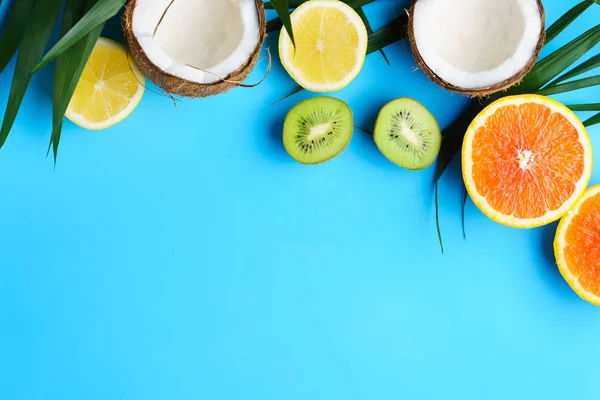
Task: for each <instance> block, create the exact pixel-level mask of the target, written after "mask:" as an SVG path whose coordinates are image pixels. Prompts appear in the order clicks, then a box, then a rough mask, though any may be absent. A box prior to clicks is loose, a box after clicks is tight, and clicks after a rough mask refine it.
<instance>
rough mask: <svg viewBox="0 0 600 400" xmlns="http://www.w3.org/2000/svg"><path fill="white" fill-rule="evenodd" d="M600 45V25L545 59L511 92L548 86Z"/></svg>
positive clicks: (528, 91) (530, 90)
mask: <svg viewBox="0 0 600 400" xmlns="http://www.w3.org/2000/svg"><path fill="white" fill-rule="evenodd" d="M598 43H600V25H596V26H595V27H594V28H592V29H590V30H588V31H587V32H585V33H584V34H583V35H581V36H579V37H578V38H576V39H574V40H572V41H571V42H569V43H568V44H566V45H564V46H563V47H561V48H560V49H558V50H556V51H555V52H554V53H552V54H550V55H549V56H547V57H545V58H544V59H543V60H541V61H540V62H539V63H537V64H536V66H535V67H533V69H532V70H531V72H529V74H527V76H526V77H525V79H523V83H521V84H520V85H518V86H514V89H513V90H510V92H516V93H530V92H533V91H536V90H538V89H539V88H541V87H543V86H544V85H546V84H547V83H548V82H550V81H551V80H552V79H554V78H556V76H557V75H558V74H560V73H562V72H563V71H564V70H566V69H567V68H569V67H570V66H571V65H572V64H573V63H574V62H575V61H577V60H578V59H579V58H580V57H582V56H583V55H584V54H585V53H587V52H588V51H590V50H591V49H593V48H594V46H596V44H598Z"/></svg>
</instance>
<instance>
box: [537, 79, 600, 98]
mask: <svg viewBox="0 0 600 400" xmlns="http://www.w3.org/2000/svg"><path fill="white" fill-rule="evenodd" d="M598 85H600V75H595V76H590V77H589V78H583V79H578V80H576V81H571V82H567V83H561V84H560V85H555V86H551V87H547V88H544V89H541V90H538V91H537V94H542V95H544V96H549V95H551V94H558V93H565V92H572V91H573V90H578V89H584V88H587V87H591V86H598Z"/></svg>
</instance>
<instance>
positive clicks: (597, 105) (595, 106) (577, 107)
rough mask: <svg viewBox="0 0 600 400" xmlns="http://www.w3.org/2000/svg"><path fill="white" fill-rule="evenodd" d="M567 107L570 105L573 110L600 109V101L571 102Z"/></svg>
mask: <svg viewBox="0 0 600 400" xmlns="http://www.w3.org/2000/svg"><path fill="white" fill-rule="evenodd" d="M567 107H569V108H570V109H571V110H573V111H600V103H594V104H570V105H568V106H567Z"/></svg>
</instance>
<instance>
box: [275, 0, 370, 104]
mask: <svg viewBox="0 0 600 400" xmlns="http://www.w3.org/2000/svg"><path fill="white" fill-rule="evenodd" d="M291 19H292V26H293V30H294V38H295V40H296V49H295V50H294V46H293V44H292V41H291V40H290V37H289V35H288V34H287V31H286V30H285V28H283V29H282V30H281V35H280V36H279V55H280V57H281V63H282V64H283V66H284V68H285V69H286V70H287V72H288V73H289V74H290V76H291V77H292V78H293V79H294V80H295V81H296V82H297V83H298V84H299V85H300V86H302V87H303V88H305V89H307V90H311V91H313V92H331V91H334V90H339V89H342V88H343V87H345V86H346V85H348V84H349V83H350V82H351V81H352V80H353V79H354V78H356V75H358V73H359V72H360V70H361V68H362V65H363V63H364V61H365V56H366V53H367V42H368V34H367V29H366V27H365V24H364V23H363V22H362V20H361V19H360V17H359V15H358V14H357V13H356V11H354V10H353V9H352V8H351V7H350V6H348V5H347V4H345V3H342V2H341V1H337V0H312V1H307V2H305V3H302V5H301V6H300V7H298V8H296V10H294V12H293V13H292V15H291Z"/></svg>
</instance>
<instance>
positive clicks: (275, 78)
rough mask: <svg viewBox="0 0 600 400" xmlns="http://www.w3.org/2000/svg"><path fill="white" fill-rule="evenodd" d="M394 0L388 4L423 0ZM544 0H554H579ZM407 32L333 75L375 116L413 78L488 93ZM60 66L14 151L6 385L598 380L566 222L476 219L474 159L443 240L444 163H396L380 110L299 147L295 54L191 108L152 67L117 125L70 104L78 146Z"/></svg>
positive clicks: (4, 200)
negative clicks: (538, 224) (57, 88)
mask: <svg viewBox="0 0 600 400" xmlns="http://www.w3.org/2000/svg"><path fill="white" fill-rule="evenodd" d="M5 3H6V1H5ZM379 3H381V4H374V5H370V6H368V7H367V12H368V14H369V15H370V17H371V19H372V21H373V25H374V27H378V26H380V25H381V24H382V23H383V22H384V21H386V20H389V19H390V18H391V17H392V14H393V13H396V14H398V13H401V12H403V9H402V6H403V5H405V4H406V3H405V2H399V3H393V2H379ZM544 4H545V6H546V8H547V14H548V22H552V21H554V20H555V19H556V18H557V17H558V16H559V15H561V14H562V13H563V12H564V11H566V10H567V9H568V8H570V7H571V6H572V5H573V4H575V1H574V0H568V1H567V0H554V1H551V0H544ZM2 7H3V8H2V10H3V11H5V10H6V4H4V5H3V6H2ZM599 20H600V6H596V7H595V9H593V10H589V11H588V12H587V13H586V14H585V16H584V17H582V18H581V19H580V20H579V22H577V23H576V24H574V26H573V27H571V28H570V29H568V31H566V32H565V33H564V34H563V35H561V37H560V38H559V39H557V40H556V41H555V42H553V43H552V44H551V45H550V46H549V49H550V50H553V49H556V48H557V47H558V46H560V45H561V44H563V43H566V42H567V41H568V40H570V39H572V38H574V37H575V36H576V35H578V34H579V33H581V32H583V31H584V30H586V29H588V28H589V27H591V26H592V25H593V24H594V23H596V22H597V21H599ZM114 27H118V21H115V22H114V23H113V28H114ZM109 35H114V29H113V31H109ZM269 43H270V44H271V46H272V47H273V45H274V43H275V42H274V40H273V38H271V40H270V42H269ZM598 50H600V49H599V48H597V49H595V51H596V52H597V51H598ZM386 52H387V54H388V56H389V58H390V61H391V66H387V65H386V64H385V62H384V61H383V59H382V57H381V56H380V55H378V54H373V55H370V56H369V57H368V59H367V61H366V63H365V66H364V69H363V71H362V72H361V74H360V75H359V77H358V78H357V79H356V80H355V81H354V82H353V83H352V84H351V85H350V86H349V87H347V88H346V89H344V90H342V91H340V92H338V93H336V94H335V95H336V96H338V97H340V98H342V99H344V100H346V101H347V102H348V103H349V104H350V106H351V107H352V109H353V110H354V112H355V117H356V123H357V124H359V125H363V126H369V125H372V123H373V120H374V117H375V115H376V113H377V110H378V109H379V108H380V107H381V106H382V105H383V104H384V103H385V102H387V101H389V100H391V99H393V98H396V97H399V96H413V97H415V98H417V99H419V100H420V101H422V102H423V103H424V104H425V105H426V106H427V107H429V108H430V109H431V111H432V112H433V113H434V114H435V115H436V117H437V118H438V119H439V122H440V124H441V125H442V126H446V125H448V124H449V123H450V122H451V121H452V120H453V119H454V118H455V117H456V115H457V114H458V113H459V112H460V110H461V109H462V108H463V106H464V105H465V104H466V99H465V98H463V97H461V96H458V95H453V94H450V93H448V92H445V91H443V90H442V89H440V88H438V87H436V86H435V85H434V84H432V83H430V82H429V81H428V80H427V79H426V78H425V77H424V76H423V74H422V73H420V72H418V71H416V70H415V65H414V62H413V60H412V58H411V55H410V51H409V49H408V45H407V44H402V43H396V44H394V45H392V46H389V47H388V48H387V49H386ZM547 52H548V49H547V50H546V51H545V53H547ZM13 67H14V64H11V67H10V69H12V68H13ZM265 69H266V62H263V63H262V64H261V65H260V66H259V67H258V68H257V70H256V71H255V72H254V73H253V74H252V75H251V77H250V79H249V81H256V80H258V79H260V77H261V76H262V75H263V73H264V71H265ZM48 76H49V71H46V72H45V73H42V74H40V75H39V76H36V78H35V79H34V82H33V84H32V88H31V90H30V91H29V93H28V96H27V98H26V101H25V103H24V106H23V111H22V112H21V113H20V115H19V117H18V120H17V123H16V125H15V127H14V129H13V131H12V133H11V135H10V137H9V139H8V141H7V143H6V145H5V146H4V148H3V149H2V150H1V152H0V171H2V172H0V205H1V207H0V400H6V399H11V400H38V399H40V400H42V399H44V400H46V399H49V400H71V399H78V400H79V399H86V400H96V399H98V400H101V399H102V400H105V399H126V400H137V399H140V400H141V399H143V400H153V399H161V400H163V399H171V400H178V399H227V400H228V399H246V400H251V399H252V400H254V399H257V400H258V399H260V400H271V399H273V400H275V399H286V400H293V399H303V400H304V399H328V400H329V399H346V400H350V399H460V400H470V399H503V400H504V399H542V398H543V399H574V400H597V399H598V398H600V364H599V362H598V360H600V308H597V307H594V306H591V305H588V304H587V303H585V302H584V301H582V300H580V299H579V298H578V297H577V296H576V295H575V294H574V293H573V292H572V291H571V290H570V288H569V287H568V285H567V284H566V283H565V282H564V281H563V280H562V278H561V277H560V275H559V273H558V272H557V269H556V267H555V264H554V258H553V255H552V248H551V244H552V239H553V235H554V231H555V229H556V225H555V224H553V225H551V226H549V227H545V228H540V229H535V230H530V231H522V230H515V229H510V228H506V227H503V226H500V225H497V224H495V223H493V222H492V221H490V220H488V219H487V218H486V217H485V216H484V215H483V214H481V213H480V212H479V211H478V210H477V209H476V208H475V207H474V206H473V205H472V204H469V206H468V209H467V215H466V224H467V235H468V238H467V240H464V239H463V238H462V233H461V214H460V210H461V208H460V204H461V198H462V190H461V178H460V171H459V164H458V162H457V161H458V160H455V162H454V163H453V164H452V167H451V168H450V170H449V172H448V173H447V174H446V176H445V178H444V180H443V182H442V185H441V187H440V195H441V207H440V212H441V223H442V228H443V233H444V239H445V247H446V254H445V255H442V254H440V250H439V247H438V243H437V238H436V231H435V224H434V208H433V197H432V195H433V193H432V186H431V181H432V177H433V169H429V170H426V171H424V172H408V171H404V170H402V169H400V168H398V167H395V166H394V165H392V164H391V163H389V162H388V161H386V159H385V158H384V157H383V156H382V155H381V154H379V153H378V151H377V149H376V147H375V146H374V144H373V142H372V139H371V138H370V137H369V136H368V135H366V134H363V133H361V132H359V131H358V132H355V136H354V138H353V139H352V142H351V143H350V146H349V147H348V148H347V149H346V151H344V152H343V153H342V154H341V155H340V156H339V157H338V158H336V159H335V160H333V161H331V162H329V163H326V164H323V165H319V166H314V167H307V166H301V165H299V164H297V163H295V162H294V161H293V160H292V159H291V158H290V157H288V155H287V154H286V153H285V151H284V149H283V146H282V143H281V129H282V121H283V117H284V116H285V113H286V112H287V111H288V110H289V108H290V107H291V106H292V105H293V104H294V103H295V102H297V101H299V100H301V99H302V98H305V97H308V96H309V94H307V93H304V94H302V95H298V96H295V97H294V98H291V99H288V100H286V101H284V102H280V103H277V104H275V105H272V103H273V102H274V101H275V100H277V99H278V98H280V97H281V96H282V95H284V94H285V93H286V92H287V91H288V90H289V89H290V88H292V87H293V82H292V81H291V79H290V78H288V77H287V76H286V75H285V73H284V71H283V69H282V68H281V66H280V65H279V63H278V62H276V63H275V65H274V70H273V72H272V73H271V75H270V76H269V78H268V79H267V81H266V82H265V83H264V84H263V85H261V86H260V87H259V88H255V89H235V90H232V91H231V92H230V93H228V94H226V95H223V96H219V97H215V98H211V99H206V100H195V101H190V100H184V101H182V102H180V103H178V105H177V107H176V108H175V107H173V103H172V102H171V101H170V100H169V99H168V98H164V97H160V96H158V95H155V94H153V93H151V92H150V91H147V92H146V94H145V96H144V98H143V99H142V101H141V103H140V105H139V107H138V108H137V109H136V110H135V111H134V112H133V114H131V116H130V117H129V118H127V119H126V120H125V121H123V122H122V123H120V124H118V125H117V126H115V127H113V128H110V129H108V130H105V131H101V132H90V131H85V130H82V129H80V128H78V127H76V126H75V125H73V124H71V123H70V122H67V123H66V124H65V129H64V133H63V139H62V142H61V148H60V155H59V159H58V165H57V167H56V170H54V169H53V165H52V160H51V158H45V152H46V147H47V143H48V140H49V123H50V114H49V113H50V104H51V103H50V96H49V91H50V86H51V84H50V83H49V82H50V80H49V78H48ZM10 79H11V77H10V73H7V72H5V73H4V74H2V75H0V109H4V105H5V103H6V98H7V96H8V90H9V86H10ZM557 98H558V99H559V100H564V101H569V102H591V101H596V102H597V101H598V99H599V98H600V89H598V88H595V89H586V90H582V91H580V92H578V93H576V94H572V95H569V96H562V97H557ZM581 115H582V118H585V117H587V116H589V114H587V115H586V114H581ZM590 135H591V136H592V141H593V144H594V145H595V146H600V139H599V137H600V126H597V127H595V128H593V129H591V130H590ZM597 148H600V147H597ZM595 160H596V162H600V159H599V158H598V156H596V157H595ZM592 183H600V174H599V173H598V172H596V173H594V176H593V178H592Z"/></svg>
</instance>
